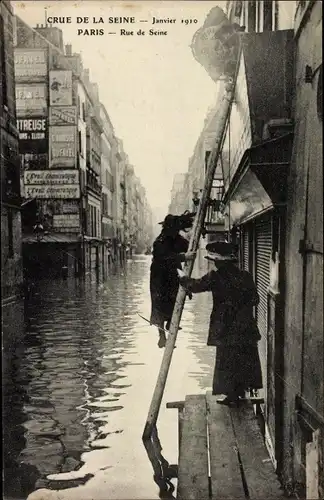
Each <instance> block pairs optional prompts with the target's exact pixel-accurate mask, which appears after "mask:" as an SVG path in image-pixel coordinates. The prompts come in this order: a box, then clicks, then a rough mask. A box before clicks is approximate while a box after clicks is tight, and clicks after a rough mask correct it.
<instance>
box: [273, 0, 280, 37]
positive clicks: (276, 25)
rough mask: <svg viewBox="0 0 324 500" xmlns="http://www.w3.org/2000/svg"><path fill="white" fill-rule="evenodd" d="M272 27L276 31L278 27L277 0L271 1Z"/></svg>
mask: <svg viewBox="0 0 324 500" xmlns="http://www.w3.org/2000/svg"><path fill="white" fill-rule="evenodd" d="M272 29H273V31H277V30H278V29H279V2H278V0H276V1H274V2H272Z"/></svg>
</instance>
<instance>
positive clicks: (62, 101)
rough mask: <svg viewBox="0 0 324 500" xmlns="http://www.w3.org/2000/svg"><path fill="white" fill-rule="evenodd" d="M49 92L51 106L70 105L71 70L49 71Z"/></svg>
mask: <svg viewBox="0 0 324 500" xmlns="http://www.w3.org/2000/svg"><path fill="white" fill-rule="evenodd" d="M49 93H50V105H51V106H72V71H63V70H58V71H50V73H49Z"/></svg>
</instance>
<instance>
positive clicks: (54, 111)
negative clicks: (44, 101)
mask: <svg viewBox="0 0 324 500" xmlns="http://www.w3.org/2000/svg"><path fill="white" fill-rule="evenodd" d="M49 123H50V125H76V124H77V109H76V106H60V107H57V108H50V115H49Z"/></svg>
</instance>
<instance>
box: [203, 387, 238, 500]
mask: <svg viewBox="0 0 324 500" xmlns="http://www.w3.org/2000/svg"><path fill="white" fill-rule="evenodd" d="M216 399H217V398H216V396H212V395H211V393H207V394H206V400H207V424H208V436H209V453H210V474H211V489H212V498H213V499H214V500H218V499H222V500H223V499H224V500H225V499H234V498H244V497H245V495H244V489H243V482H242V476H241V472H240V466H239V461H238V456H237V452H236V443H235V438H234V432H233V426H232V421H231V417H230V412H229V408H228V407H226V406H222V405H219V404H218V403H217V402H216Z"/></svg>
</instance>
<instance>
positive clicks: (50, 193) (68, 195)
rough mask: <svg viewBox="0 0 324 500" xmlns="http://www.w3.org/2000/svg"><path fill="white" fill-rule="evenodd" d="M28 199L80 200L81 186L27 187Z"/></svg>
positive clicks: (26, 194)
mask: <svg viewBox="0 0 324 500" xmlns="http://www.w3.org/2000/svg"><path fill="white" fill-rule="evenodd" d="M25 196H26V198H47V199H49V198H61V199H75V198H80V186H79V185H75V184H74V185H69V186H60V185H49V186H44V185H43V186H25Z"/></svg>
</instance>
